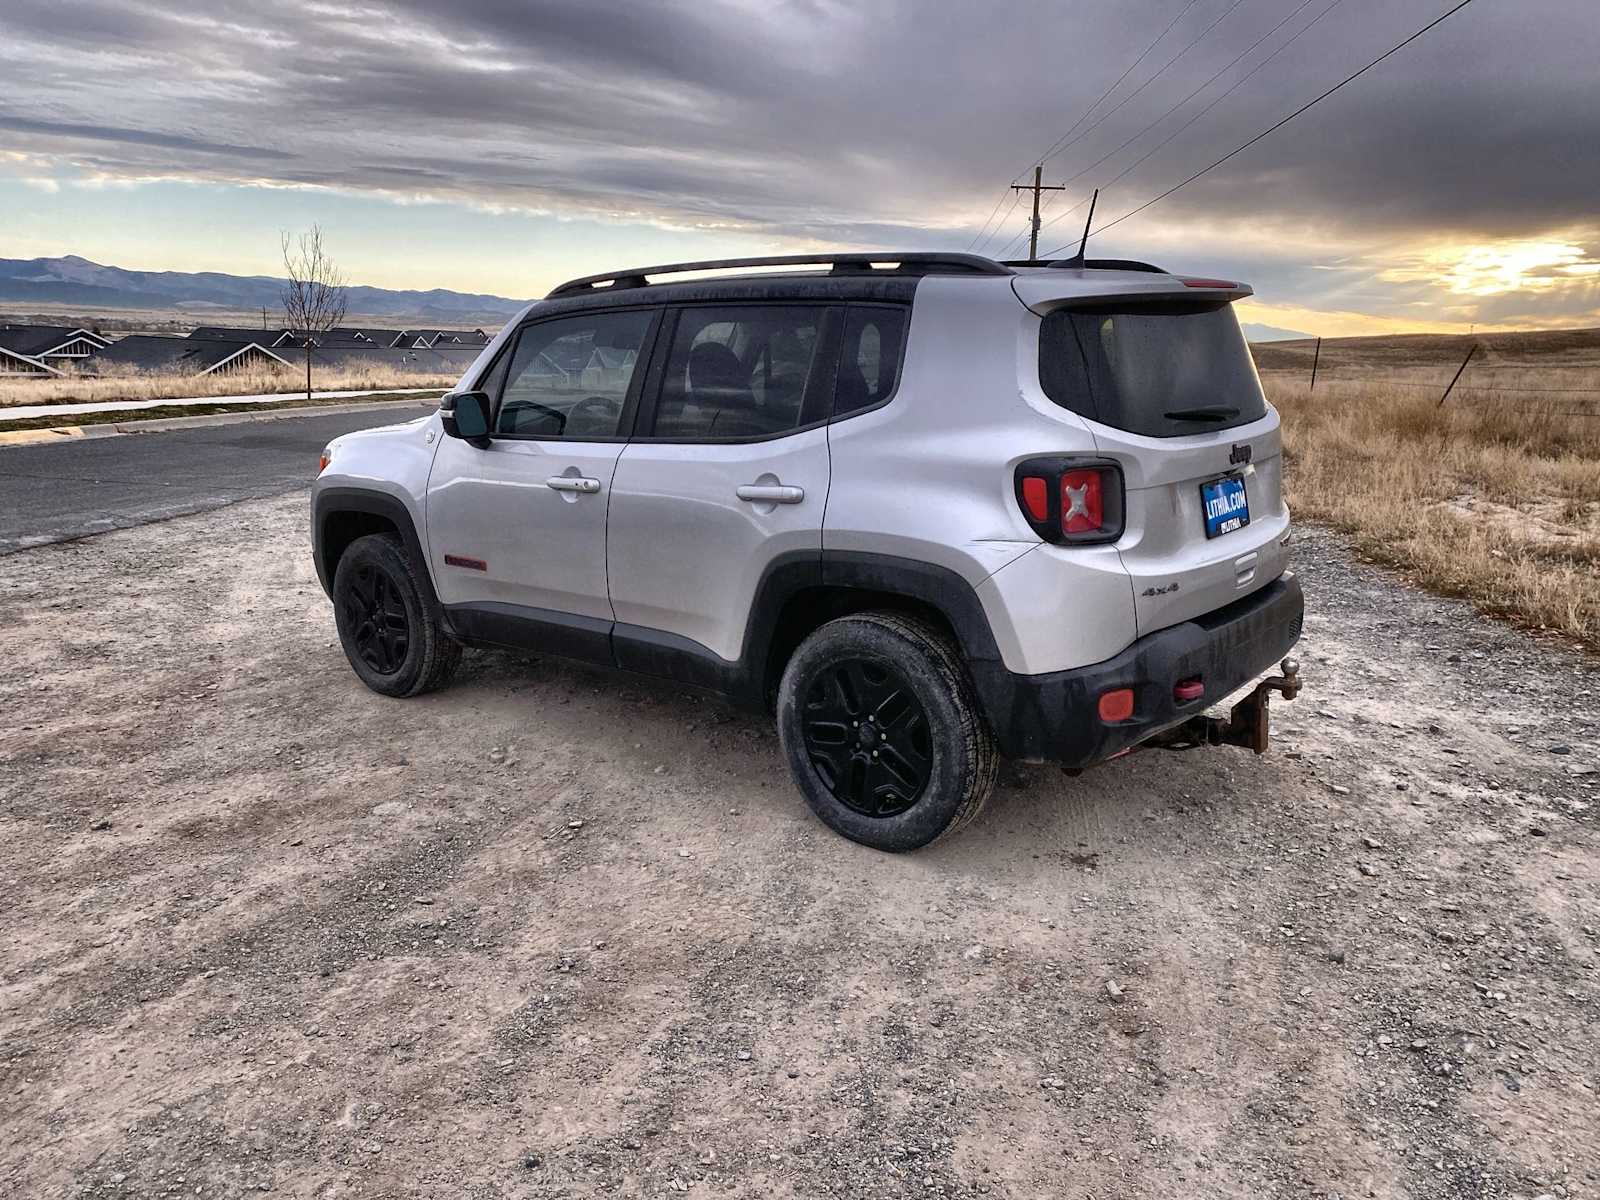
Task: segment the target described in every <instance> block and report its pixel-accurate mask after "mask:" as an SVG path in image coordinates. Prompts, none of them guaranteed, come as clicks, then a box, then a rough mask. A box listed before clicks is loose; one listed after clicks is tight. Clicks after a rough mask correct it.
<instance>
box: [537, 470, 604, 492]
mask: <svg viewBox="0 0 1600 1200" xmlns="http://www.w3.org/2000/svg"><path fill="white" fill-rule="evenodd" d="M544 485H545V487H547V488H551V489H553V490H555V491H558V492H582V493H583V494H584V495H585V496H592V495H594V494H595V493H596V492H598V491H599V490H600V481H599V480H598V479H585V478H584V477H583V476H581V475H552V476H551V477H550V478H549V479H546V480H545V481H544Z"/></svg>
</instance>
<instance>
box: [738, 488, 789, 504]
mask: <svg viewBox="0 0 1600 1200" xmlns="http://www.w3.org/2000/svg"><path fill="white" fill-rule="evenodd" d="M735 495H737V496H738V497H739V499H741V500H749V501H752V502H753V503H756V504H799V503H800V501H802V500H804V499H805V498H806V490H805V488H803V487H791V486H790V485H788V484H786V483H746V484H743V485H742V486H741V487H740V488H739V489H738V491H737V492H736V493H735Z"/></svg>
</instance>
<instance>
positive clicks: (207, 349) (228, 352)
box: [95, 331, 285, 374]
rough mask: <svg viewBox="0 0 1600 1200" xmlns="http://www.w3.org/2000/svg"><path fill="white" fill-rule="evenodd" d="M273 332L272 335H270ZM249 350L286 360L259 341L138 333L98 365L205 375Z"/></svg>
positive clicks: (116, 346)
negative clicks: (117, 365)
mask: <svg viewBox="0 0 1600 1200" xmlns="http://www.w3.org/2000/svg"><path fill="white" fill-rule="evenodd" d="M269 332H270V331H269ZM249 350H257V351H260V352H261V353H262V354H264V355H267V356H268V357H271V358H276V359H277V360H278V361H279V362H284V361H285V360H284V359H283V358H281V357H280V356H278V355H276V354H274V353H273V352H272V351H271V350H269V349H267V348H266V347H265V346H263V345H262V344H261V343H260V342H259V341H248V340H244V341H241V340H239V339H225V338H193V337H186V338H180V337H162V336H160V335H159V334H144V333H136V334H133V335H132V336H130V337H125V338H123V339H122V340H121V341H119V342H116V343H114V344H113V345H112V346H111V347H110V348H109V349H107V350H104V351H102V352H101V353H100V354H98V355H96V356H95V357H96V361H98V362H102V363H112V364H119V365H122V366H128V367H134V368H137V369H138V370H141V371H182V372H193V373H195V374H203V373H204V372H206V371H211V370H215V369H216V368H217V367H220V366H222V365H223V364H224V363H226V362H228V361H230V360H231V359H234V358H237V357H239V355H240V354H243V353H245V352H246V351H249Z"/></svg>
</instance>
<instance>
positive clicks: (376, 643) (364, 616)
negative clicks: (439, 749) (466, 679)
mask: <svg viewBox="0 0 1600 1200" xmlns="http://www.w3.org/2000/svg"><path fill="white" fill-rule="evenodd" d="M420 570H421V568H420V567H418V566H417V564H415V563H413V562H412V561H411V556H410V555H409V554H407V553H406V548H405V544H404V543H403V542H402V541H401V540H400V538H399V537H398V536H396V535H395V534H392V533H371V534H368V535H367V536H366V537H361V538H357V539H356V540H355V541H353V542H351V543H350V546H349V548H348V549H346V550H345V552H344V554H343V555H341V556H340V558H339V566H338V569H337V570H336V571H335V572H334V575H333V617H334V623H335V625H337V626H338V629H339V642H340V644H341V645H342V646H343V647H344V653H345V657H346V658H348V659H349V660H350V666H351V667H352V668H353V669H354V670H355V673H356V675H357V676H359V677H360V679H361V682H362V683H364V684H366V685H367V686H368V687H369V688H371V689H372V690H373V691H375V692H377V693H378V694H379V695H380V696H420V695H421V694H422V693H423V692H431V691H433V690H434V689H435V688H440V687H443V686H444V685H445V684H446V683H448V682H449V681H450V677H451V676H453V675H454V674H455V672H456V667H457V666H458V665H459V664H460V662H461V643H459V642H457V641H456V640H455V639H454V638H452V637H451V636H450V635H449V633H447V632H446V631H445V627H444V615H443V613H442V612H440V610H439V602H438V601H437V600H436V599H434V595H433V589H432V588H431V587H429V586H428V582H427V580H426V579H424V578H422V576H421V575H420V574H419V572H420Z"/></svg>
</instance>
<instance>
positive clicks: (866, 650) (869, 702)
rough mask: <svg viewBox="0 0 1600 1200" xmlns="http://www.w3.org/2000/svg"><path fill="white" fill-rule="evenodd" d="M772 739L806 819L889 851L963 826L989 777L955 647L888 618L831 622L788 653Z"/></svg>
mask: <svg viewBox="0 0 1600 1200" xmlns="http://www.w3.org/2000/svg"><path fill="white" fill-rule="evenodd" d="M778 736H779V738H780V739H781V741H782V743H783V750H784V754H785V755H786V756H787V757H788V760H789V769H790V771H791V772H792V773H793V775H794V779H795V783H796V784H797V785H798V786H799V788H800V791H801V794H802V795H804V796H805V798H806V803H808V804H809V805H810V806H811V809H812V811H813V812H815V813H816V814H817V816H819V817H820V818H822V820H823V822H824V823H825V824H827V825H828V826H829V827H830V828H831V829H833V830H834V831H835V832H837V833H841V834H843V835H844V836H845V837H847V838H849V839H850V840H851V841H854V842H860V843H861V844H862V845H865V846H872V847H874V848H875V849H878V850H888V851H891V852H900V851H906V850H916V849H919V848H920V847H922V846H926V845H928V844H929V843H931V842H933V841H936V840H937V839H939V838H941V837H944V836H946V835H948V834H951V833H954V832H956V831H957V830H958V829H961V828H962V827H963V826H965V825H967V824H968V823H969V822H971V821H972V820H973V818H975V817H976V816H977V815H978V813H979V812H980V811H981V810H982V808H983V805H984V803H985V802H986V801H987V800H988V798H989V795H990V793H992V792H993V790H994V785H995V778H996V776H997V774H998V772H999V766H1000V755H999V752H998V750H997V749H996V748H995V742H994V735H993V734H992V733H990V731H989V727H988V725H987V724H986V723H985V722H984V719H983V716H982V714H981V713H980V711H979V708H978V703H977V696H976V694H975V692H974V690H973V687H972V681H971V679H970V678H969V677H968V675H967V672H966V670H965V668H964V667H963V666H962V663H961V659H960V656H959V655H958V653H957V651H956V648H955V646H954V645H953V644H952V643H951V641H950V639H949V638H948V637H947V636H946V635H945V634H944V633H943V632H941V631H940V630H939V629H937V628H936V627H935V626H933V625H931V624H929V623H928V622H926V621H923V620H920V619H918V618H915V617H909V616H904V615H902V614H900V613H891V612H869V613H861V614H858V615H855V616H849V617H842V618H840V619H839V620H836V621H830V622H828V624H826V625H824V626H822V627H821V628H820V629H818V630H816V631H815V632H814V633H812V634H811V636H810V637H808V638H806V640H805V641H804V642H802V643H801V644H800V647H799V649H797V650H796V651H795V652H794V655H793V656H792V657H791V658H790V659H789V663H788V666H787V667H786V668H785V670H784V673H783V681H782V683H781V684H780V685H779V687H778Z"/></svg>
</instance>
